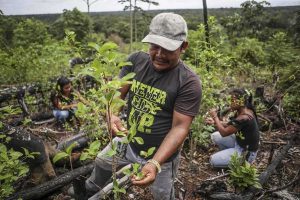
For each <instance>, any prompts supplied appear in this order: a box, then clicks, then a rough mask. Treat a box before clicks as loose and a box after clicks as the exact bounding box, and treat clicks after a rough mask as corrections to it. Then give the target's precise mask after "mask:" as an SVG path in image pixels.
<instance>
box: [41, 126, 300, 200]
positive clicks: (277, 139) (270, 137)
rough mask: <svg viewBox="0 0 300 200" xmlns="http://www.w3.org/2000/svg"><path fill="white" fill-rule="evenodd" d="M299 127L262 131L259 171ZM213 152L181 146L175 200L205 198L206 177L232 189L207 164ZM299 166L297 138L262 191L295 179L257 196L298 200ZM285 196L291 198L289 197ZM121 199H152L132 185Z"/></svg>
mask: <svg viewBox="0 0 300 200" xmlns="http://www.w3.org/2000/svg"><path fill="white" fill-rule="evenodd" d="M50 128H55V126H53V125H52V126H50ZM299 130H300V127H299V125H296V124H292V123H291V124H288V126H287V129H285V128H280V129H276V130H272V131H266V132H262V133H261V145H260V149H259V152H258V156H257V159H256V163H255V165H256V167H257V169H258V171H259V173H261V172H263V171H264V170H265V169H266V168H267V166H268V165H270V163H271V162H272V159H273V158H274V157H276V155H277V153H278V152H279V151H280V150H281V149H282V148H283V147H284V146H285V145H286V144H287V142H288V141H289V140H290V138H291V133H293V132H295V133H299ZM48 136H49V135H48ZM62 137H67V134H63V133H62ZM48 139H49V138H48ZM216 151H218V149H217V147H216V146H214V145H210V146H209V147H208V148H204V147H198V148H197V150H196V151H195V152H194V153H193V156H192V158H191V157H190V155H189V149H188V145H185V146H184V148H183V150H182V153H181V158H180V166H179V171H178V177H177V179H176V182H175V194H176V200H200V199H208V198H206V197H204V196H203V195H202V196H200V194H199V193H201V192H202V194H203V191H200V192H199V186H200V185H201V184H203V183H204V182H205V183H208V184H210V182H211V181H210V180H209V179H215V180H216V181H219V182H221V183H225V184H226V186H227V189H228V191H230V192H233V191H234V189H233V188H232V187H231V186H229V185H228V183H227V176H224V174H226V173H227V171H226V170H221V169H212V168H211V166H210V163H209V157H210V155H212V154H213V153H214V152H216ZM299 169H300V144H299V141H297V142H296V144H295V145H294V146H293V147H292V148H291V149H290V150H289V152H288V154H287V156H286V157H285V158H284V159H283V160H282V162H281V164H280V165H279V166H278V167H277V168H276V170H275V172H274V173H273V175H271V177H270V178H269V180H268V181H267V183H266V184H265V185H264V186H263V191H268V190H271V189H275V188H280V187H283V186H285V185H288V184H289V183H290V182H292V181H293V180H294V179H295V178H297V177H298V182H296V183H294V184H292V185H290V186H288V187H287V188H286V189H282V190H280V191H279V192H273V193H272V192H271V193H269V194H266V195H265V196H263V197H261V198H260V199H299V198H300V184H299ZM55 170H56V172H57V175H60V174H62V173H64V172H66V171H68V169H62V168H61V167H55ZM69 187H70V185H67V186H65V187H64V188H62V189H60V190H58V191H57V192H55V193H53V194H50V195H49V196H48V197H44V198H42V199H45V200H70V199H72V198H71V197H70V196H69V195H68V194H67V189H68V188H69ZM282 191H283V192H282ZM280 192H281V193H280ZM288 195H290V196H292V197H291V198H288ZM258 196H259V195H258ZM111 199H113V198H111ZM123 199H137V200H151V199H153V198H152V196H151V193H150V191H149V189H148V188H146V189H141V188H138V187H134V186H132V187H130V188H129V189H128V190H127V194H126V195H124V197H123ZM255 199H258V197H255Z"/></svg>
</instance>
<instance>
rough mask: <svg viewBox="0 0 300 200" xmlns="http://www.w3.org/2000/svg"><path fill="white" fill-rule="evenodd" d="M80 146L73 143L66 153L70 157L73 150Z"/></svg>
mask: <svg viewBox="0 0 300 200" xmlns="http://www.w3.org/2000/svg"><path fill="white" fill-rule="evenodd" d="M78 145H79V144H78V142H73V143H72V144H71V145H70V146H68V147H67V148H66V153H67V154H68V155H71V153H72V150H73V149H74V148H75V147H76V146H78Z"/></svg>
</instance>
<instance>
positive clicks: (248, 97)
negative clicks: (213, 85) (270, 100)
mask: <svg viewBox="0 0 300 200" xmlns="http://www.w3.org/2000/svg"><path fill="white" fill-rule="evenodd" d="M230 94H232V95H235V96H236V97H237V98H238V99H243V100H244V105H245V106H246V107H247V108H249V109H250V110H252V112H253V113H254V115H255V118H256V120H257V115H256V110H255V107H254V106H253V103H252V99H253V97H252V94H251V93H250V92H249V91H247V90H245V89H243V88H235V89H233V90H232V91H231V92H230Z"/></svg>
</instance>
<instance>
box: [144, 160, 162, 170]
mask: <svg viewBox="0 0 300 200" xmlns="http://www.w3.org/2000/svg"><path fill="white" fill-rule="evenodd" d="M147 163H152V164H153V165H155V167H156V168H157V171H158V173H160V172H161V167H160V164H159V163H158V162H157V161H156V160H154V159H150V160H148V161H147Z"/></svg>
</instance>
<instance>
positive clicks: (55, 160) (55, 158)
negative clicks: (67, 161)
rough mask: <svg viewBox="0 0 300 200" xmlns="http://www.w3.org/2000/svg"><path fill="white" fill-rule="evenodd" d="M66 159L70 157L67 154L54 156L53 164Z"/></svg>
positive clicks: (60, 153) (62, 153)
mask: <svg viewBox="0 0 300 200" xmlns="http://www.w3.org/2000/svg"><path fill="white" fill-rule="evenodd" d="M66 157H69V155H68V154H67V153H66V152H59V153H57V154H56V155H55V156H54V158H53V163H56V162H57V161H59V160H61V159H63V158H66Z"/></svg>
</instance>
